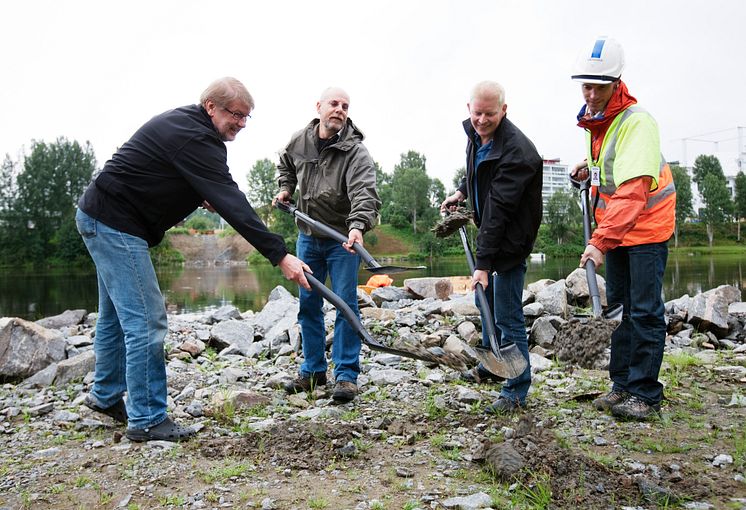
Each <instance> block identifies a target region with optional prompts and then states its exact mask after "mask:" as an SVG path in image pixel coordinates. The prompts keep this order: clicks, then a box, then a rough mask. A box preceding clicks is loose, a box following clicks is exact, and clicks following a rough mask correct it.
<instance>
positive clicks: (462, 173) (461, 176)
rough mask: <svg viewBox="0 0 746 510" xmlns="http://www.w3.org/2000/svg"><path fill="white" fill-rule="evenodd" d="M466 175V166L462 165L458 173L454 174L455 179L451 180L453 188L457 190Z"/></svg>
mask: <svg viewBox="0 0 746 510" xmlns="http://www.w3.org/2000/svg"><path fill="white" fill-rule="evenodd" d="M464 177H466V167H465V166H462V167H461V168H459V169H458V170H456V175H454V176H453V180H452V181H451V182H452V183H453V190H454V191H456V190H457V189H458V188H459V186H461V181H463V180H464Z"/></svg>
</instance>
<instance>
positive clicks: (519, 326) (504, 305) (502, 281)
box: [482, 262, 531, 405]
mask: <svg viewBox="0 0 746 510" xmlns="http://www.w3.org/2000/svg"><path fill="white" fill-rule="evenodd" d="M525 277H526V263H525V262H522V263H520V264H518V265H517V266H515V267H514V268H513V269H510V270H508V271H504V272H502V273H493V274H492V278H491V279H490V283H489V285H488V286H487V289H486V292H485V293H486V294H487V302H488V303H489V304H490V307H491V308H492V318H493V320H494V321H495V334H496V335H497V341H498V343H499V344H500V345H505V344H510V343H514V344H515V345H516V347H518V350H519V351H521V353H522V354H523V357H524V358H526V361H527V363H528V366H527V367H526V370H524V371H523V373H522V374H521V375H519V376H518V377H516V378H514V379H508V380H507V381H505V383H503V386H502V389H501V390H500V396H501V397H505V398H507V399H510V400H512V401H514V402H518V403H519V404H521V405H524V404H525V403H526V395H528V388H529V387H530V386H531V361H530V358H529V356H528V337H527V335H526V318H525V317H524V316H523V300H522V294H523V283H524V280H525ZM482 345H483V346H484V347H487V348H489V347H490V340H489V337H488V336H487V328H484V327H483V328H482Z"/></svg>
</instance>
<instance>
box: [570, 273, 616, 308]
mask: <svg viewBox="0 0 746 510" xmlns="http://www.w3.org/2000/svg"><path fill="white" fill-rule="evenodd" d="M596 282H597V283H598V293H599V294H600V297H601V305H602V306H606V304H607V303H606V280H604V278H603V277H602V276H601V275H599V274H596ZM565 287H566V289H567V293H568V294H569V295H570V298H571V299H570V300H571V301H572V302H573V303H583V304H587V303H590V291H589V289H588V276H587V275H586V273H585V269H584V268H582V267H579V268H577V269H575V270H574V271H573V272H572V273H570V274H569V275H567V278H566V280H565Z"/></svg>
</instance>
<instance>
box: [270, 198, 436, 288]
mask: <svg viewBox="0 0 746 510" xmlns="http://www.w3.org/2000/svg"><path fill="white" fill-rule="evenodd" d="M275 205H276V207H277V208H278V209H280V210H281V211H284V212H286V213H288V214H289V215H291V216H294V217H296V218H298V219H299V220H300V221H302V222H303V223H305V224H306V225H308V226H309V227H311V228H312V229H313V230H315V231H316V232H318V233H320V234H323V235H325V236H327V237H329V238H331V239H334V240H335V241H337V242H339V243H346V242H347V237H346V236H344V235H342V234H340V233H339V232H337V231H336V230H334V229H333V228H331V227H330V226H328V225H325V224H324V223H321V222H320V221H317V220H314V219H313V218H311V217H310V216H308V215H307V214H304V213H302V212H300V211H299V210H298V208H297V207H295V206H294V205H292V204H289V203H286V202H280V201H279V200H278V201H277V202H276V204H275ZM352 249H353V250H355V252H356V253H357V254H358V255H360V257H361V258H362V259H363V261H365V263H366V264H367V266H366V267H365V270H366V271H370V272H371V273H373V274H395V273H403V272H405V271H418V270H420V269H427V267H426V266H415V267H403V266H382V265H381V264H379V263H378V261H377V260H376V259H374V258H373V256H372V255H371V254H370V253H368V250H366V249H365V248H363V247H362V246H360V245H359V244H358V243H355V244H354V245H352Z"/></svg>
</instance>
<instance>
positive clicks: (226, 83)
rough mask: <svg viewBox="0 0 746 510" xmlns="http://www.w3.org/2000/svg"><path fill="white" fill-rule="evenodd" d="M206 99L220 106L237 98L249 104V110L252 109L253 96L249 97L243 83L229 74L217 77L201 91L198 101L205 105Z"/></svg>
mask: <svg viewBox="0 0 746 510" xmlns="http://www.w3.org/2000/svg"><path fill="white" fill-rule="evenodd" d="M208 100H211V101H213V102H215V103H217V104H219V105H220V106H226V105H227V104H229V103H230V102H232V101H236V100H238V101H241V102H242V103H246V104H247V105H248V106H249V111H251V110H253V109H254V98H253V97H251V94H249V91H248V90H246V87H245V86H244V84H243V83H241V82H240V81H238V80H237V79H235V78H231V77H230V76H226V77H225V78H218V79H217V80H215V81H214V82H212V83H211V84H210V85H208V87H207V88H206V89H205V91H204V92H202V95H201V96H200V98H199V102H200V103H201V104H202V106H205V107H206V103H207V101H208Z"/></svg>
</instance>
